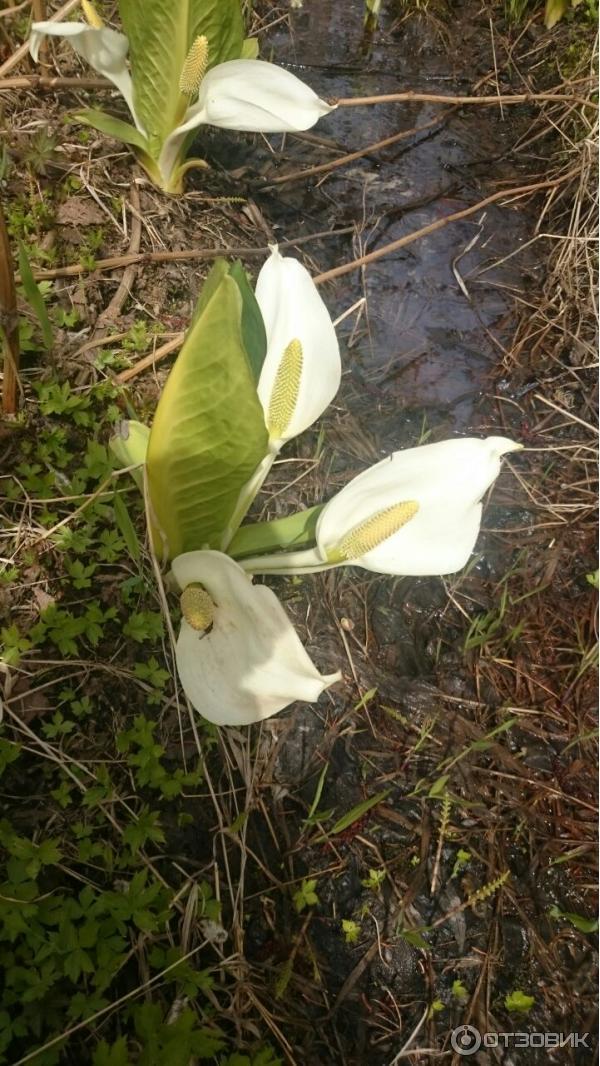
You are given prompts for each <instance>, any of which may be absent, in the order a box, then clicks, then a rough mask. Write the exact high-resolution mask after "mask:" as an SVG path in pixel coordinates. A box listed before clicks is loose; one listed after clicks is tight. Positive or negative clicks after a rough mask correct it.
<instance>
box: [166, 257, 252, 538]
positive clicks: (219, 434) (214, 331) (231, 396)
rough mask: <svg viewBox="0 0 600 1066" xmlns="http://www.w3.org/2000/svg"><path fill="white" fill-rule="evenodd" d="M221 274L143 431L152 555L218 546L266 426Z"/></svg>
mask: <svg viewBox="0 0 600 1066" xmlns="http://www.w3.org/2000/svg"><path fill="white" fill-rule="evenodd" d="M241 316H242V300H241V297H240V294H239V290H238V287H237V285H236V284H235V281H234V280H233V278H230V277H224V278H222V280H221V283H220V285H219V287H218V288H217V290H216V292H215V293H214V294H213V296H212V298H211V300H210V301H209V302H208V304H207V306H206V307H205V309H204V311H203V312H202V314H201V315H200V317H199V318H198V319H197V320H196V322H195V323H194V325H193V326H192V328H191V329H190V331H189V332H188V335H187V337H186V339H185V341H184V344H183V347H182V349H181V352H180V353H179V357H178V359H177V361H176V362H175V365H174V367H173V369H172V371H171V373H170V375H169V377H168V379H167V383H166V385H165V387H164V390H163V393H162V396H161V398H160V400H159V403H158V407H157V409H156V415H155V418H154V423H153V425H152V430H151V432H150V443H149V445H148V455H147V474H148V485H149V490H150V501H151V506H152V508H153V511H154V518H155V520H156V522H155V525H154V529H153V537H154V541H155V545H156V550H157V552H158V553H159V554H161V555H163V554H165V553H166V554H168V555H169V557H170V558H174V557H175V556H177V555H179V554H181V552H184V551H191V550H194V549H199V548H203V547H206V546H208V547H211V548H217V549H218V548H220V547H221V538H222V536H223V532H224V530H225V528H226V526H227V524H228V522H229V521H230V519H231V517H232V515H233V513H234V511H235V508H236V504H237V502H238V499H239V495H240V491H241V489H242V488H243V486H244V485H245V484H246V482H247V481H248V480H249V479H250V477H251V476H252V474H253V473H254V471H255V470H256V468H257V467H258V465H259V463H260V462H261V461H262V459H263V458H264V456H265V455H266V453H267V447H268V445H267V430H266V427H265V422H264V416H263V411H262V406H261V404H260V401H259V399H258V395H257V392H256V387H255V385H254V381H253V379H252V372H251V370H250V365H249V363H248V358H247V356H246V352H245V350H244V345H243V341H242V331H241Z"/></svg>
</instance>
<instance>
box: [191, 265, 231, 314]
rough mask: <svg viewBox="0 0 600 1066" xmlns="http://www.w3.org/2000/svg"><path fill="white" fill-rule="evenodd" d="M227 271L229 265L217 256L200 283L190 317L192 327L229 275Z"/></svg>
mask: <svg viewBox="0 0 600 1066" xmlns="http://www.w3.org/2000/svg"><path fill="white" fill-rule="evenodd" d="M229 269H230V268H229V263H228V262H227V260H226V259H223V257H222V256H219V257H218V259H215V261H214V263H213V265H212V266H211V268H210V270H209V272H208V274H207V275H206V278H205V279H204V281H203V283H202V288H201V289H200V293H199V295H198V299H197V301H196V306H195V308H194V313H193V315H192V321H191V325H192V326H195V325H196V322H197V321H198V319H199V318H200V315H201V314H202V312H203V311H204V310H205V308H206V307H207V306H208V304H209V303H210V301H211V300H212V298H213V296H214V294H215V293H216V291H217V289H218V288H219V285H220V284H221V282H222V281H223V278H226V277H227V275H228V274H229Z"/></svg>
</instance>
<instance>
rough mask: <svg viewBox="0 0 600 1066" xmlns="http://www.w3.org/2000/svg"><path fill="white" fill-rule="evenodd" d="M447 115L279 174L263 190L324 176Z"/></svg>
mask: <svg viewBox="0 0 600 1066" xmlns="http://www.w3.org/2000/svg"><path fill="white" fill-rule="evenodd" d="M453 110H454V109H453ZM447 115H448V112H446V114H445V115H438V116H436V118H432V119H431V121H430V122H424V123H423V125H422V126H414V127H413V129H410V130H402V132H401V133H394V134H393V135H392V136H391V137H384V139H383V140H382V141H375V143H374V144H368V145H367V147H366V148H360V149H359V150H358V151H356V152H348V154H347V155H341V156H338V158H337V159H331V160H330V161H329V162H328V163H319V164H318V165H317V166H314V167H306V168H305V169H304V170H293V171H291V172H290V173H289V174H281V175H279V177H277V178H271V180H270V181H269V182H268V184H267V185H266V186H265V189H270V188H271V187H272V186H274V185H283V184H284V182H286V181H296V180H300V181H301V180H302V178H310V177H312V175H313V174H324V173H325V172H326V171H328V170H335V169H336V168H337V167H343V166H345V165H346V163H353V162H354V160H355V159H362V157H363V156H366V155H371V153H372V152H378V151H380V149H382V148H389V146H390V145H391V144H396V143H397V142H398V141H404V140H406V139H407V138H408V137H412V136H414V135H415V134H417V133H422V132H423V131H424V130H429V129H431V127H432V126H437V125H438V123H439V122H442V121H443V119H444V118H446V116H447Z"/></svg>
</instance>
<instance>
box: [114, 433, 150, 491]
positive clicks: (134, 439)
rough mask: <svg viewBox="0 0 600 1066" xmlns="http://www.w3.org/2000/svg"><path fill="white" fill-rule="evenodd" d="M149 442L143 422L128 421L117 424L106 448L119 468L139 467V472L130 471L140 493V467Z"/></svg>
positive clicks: (142, 476) (142, 480)
mask: <svg viewBox="0 0 600 1066" xmlns="http://www.w3.org/2000/svg"><path fill="white" fill-rule="evenodd" d="M149 440H150V427H149V426H145V425H144V424H143V422H135V421H133V420H129V421H125V422H120V423H119V425H118V426H117V432H116V433H115V434H114V436H112V437H111V438H110V440H109V442H108V447H109V448H110V450H111V452H112V453H113V455H114V456H115V459H116V460H117V462H118V463H119V465H120V466H121V467H128V466H137V467H139V470H132V471H131V476H132V478H133V480H134V481H135V483H136V485H137V487H138V489H139V490H140V492H141V493H143V491H144V471H143V469H142V467H143V465H144V463H145V462H146V452H147V451H148V441H149Z"/></svg>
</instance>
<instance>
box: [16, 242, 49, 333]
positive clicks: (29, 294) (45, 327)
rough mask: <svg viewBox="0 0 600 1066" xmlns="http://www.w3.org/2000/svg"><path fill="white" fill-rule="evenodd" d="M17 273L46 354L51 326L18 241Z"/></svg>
mask: <svg viewBox="0 0 600 1066" xmlns="http://www.w3.org/2000/svg"><path fill="white" fill-rule="evenodd" d="M19 271H20V274H21V284H22V286H23V290H24V292H25V297H26V299H27V303H28V304H29V306H30V307H31V310H32V311H33V312H34V314H35V316H36V318H37V320H38V322H39V324H40V329H41V331H42V338H43V341H44V348H45V349H46V351H47V352H49V351H50V349H51V348H52V340H53V337H52V326H51V325H50V319H49V318H48V312H47V310H46V304H45V303H44V297H43V296H42V294H41V292H40V290H39V286H38V285H37V282H36V280H35V278H34V276H33V274H32V272H31V266H30V265H29V259H28V258H27V252H26V251H25V245H24V244H23V242H22V241H19Z"/></svg>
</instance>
